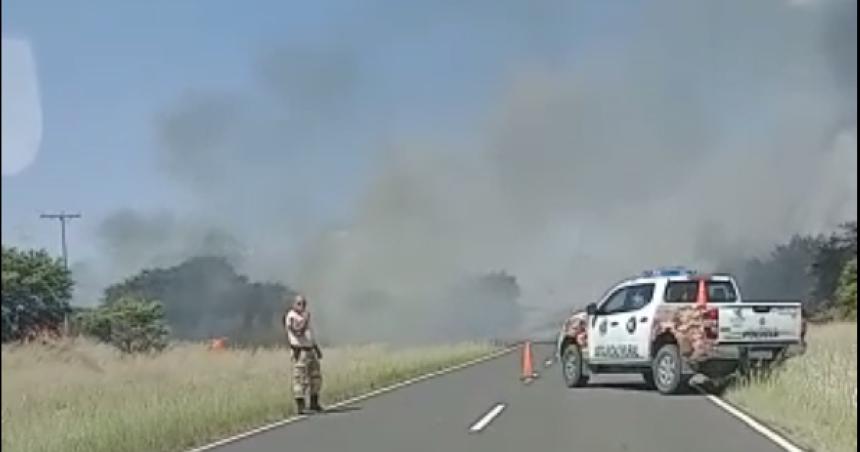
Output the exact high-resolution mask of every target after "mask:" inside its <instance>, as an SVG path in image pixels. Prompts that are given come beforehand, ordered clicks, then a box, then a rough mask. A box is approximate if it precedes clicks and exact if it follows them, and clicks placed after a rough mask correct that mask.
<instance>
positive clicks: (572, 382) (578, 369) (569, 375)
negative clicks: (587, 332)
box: [561, 344, 588, 388]
mask: <svg viewBox="0 0 860 452" xmlns="http://www.w3.org/2000/svg"><path fill="white" fill-rule="evenodd" d="M583 366H585V363H583V362H582V350H580V348H579V345H576V344H570V345H568V346H567V347H566V348H565V349H564V353H563V354H562V355H561V372H562V376H563V377H564V384H565V385H566V386H567V387H568V388H576V387H582V386H585V385H586V384H588V377H587V376H586V375H584V373H583Z"/></svg>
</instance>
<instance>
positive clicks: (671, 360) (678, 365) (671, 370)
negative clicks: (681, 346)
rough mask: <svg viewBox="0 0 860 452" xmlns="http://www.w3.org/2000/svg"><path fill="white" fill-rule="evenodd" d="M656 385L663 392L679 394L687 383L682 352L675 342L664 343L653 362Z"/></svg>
mask: <svg viewBox="0 0 860 452" xmlns="http://www.w3.org/2000/svg"><path fill="white" fill-rule="evenodd" d="M651 372H652V375H653V376H654V386H655V387H656V388H657V390H658V391H660V393H661V394H677V393H678V392H680V391H681V390H682V389H683V387H684V385H685V384H686V379H685V378H684V374H683V363H682V362H681V353H680V352H679V351H678V346H677V345H675V344H664V345H663V346H662V347H660V349H659V350H657V355H656V356H655V357H654V362H653V363H652V370H651Z"/></svg>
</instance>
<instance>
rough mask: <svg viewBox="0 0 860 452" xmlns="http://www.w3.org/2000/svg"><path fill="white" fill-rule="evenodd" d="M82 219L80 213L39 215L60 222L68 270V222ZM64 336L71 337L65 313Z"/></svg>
mask: <svg viewBox="0 0 860 452" xmlns="http://www.w3.org/2000/svg"><path fill="white" fill-rule="evenodd" d="M80 217H81V214H79V213H66V212H65V211H62V212H60V213H43V214H42V215H39V218H44V219H49V220H60V241H61V242H62V246H63V266H64V267H65V268H66V270H68V269H69V249H68V246H67V245H66V222H67V221H69V220H73V219H75V218H80ZM63 334H64V335H65V336H68V335H69V315H68V314H65V313H64V314H63Z"/></svg>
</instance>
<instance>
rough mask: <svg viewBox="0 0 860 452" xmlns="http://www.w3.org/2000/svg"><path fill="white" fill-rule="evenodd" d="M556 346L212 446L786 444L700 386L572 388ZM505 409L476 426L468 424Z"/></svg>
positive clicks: (722, 449) (662, 450) (650, 451)
mask: <svg viewBox="0 0 860 452" xmlns="http://www.w3.org/2000/svg"><path fill="white" fill-rule="evenodd" d="M550 355H551V347H550V346H536V347H535V353H534V356H535V361H536V362H535V368H536V370H538V371H539V372H540V373H541V376H540V378H539V379H537V380H536V381H534V382H533V383H531V384H530V385H524V384H522V383H521V382H520V381H519V379H518V376H519V366H520V357H519V355H518V353H516V352H515V353H511V354H508V355H505V356H502V357H500V358H497V359H494V360H491V361H487V362H484V363H481V364H478V365H475V366H473V367H469V368H466V369H463V370H460V371H456V372H453V373H451V374H447V375H444V376H440V377H438V378H433V379H430V380H426V381H423V382H420V383H417V384H414V385H412V386H407V387H405V388H401V389H398V390H396V391H393V392H390V393H386V394H383V395H380V396H378V397H375V398H372V399H368V400H365V401H363V402H361V403H358V404H356V405H355V406H351V407H348V408H345V409H342V410H340V411H339V412H333V413H325V414H320V415H314V416H310V417H308V418H306V419H303V420H300V421H298V422H295V423H292V424H289V425H286V426H283V427H280V428H277V429H274V430H270V431H267V432H263V433H261V434H258V435H255V436H251V437H248V438H245V439H241V440H239V441H237V442H234V443H231V444H227V445H224V446H222V447H219V448H217V449H215V451H217V452H252V451H253V452H275V451H278V452H285V451H286V452H290V451H305V452H340V451H343V452H347V451H348V452H381V451H398V452H399V451H403V452H424V451H426V452H440V451H445V452H448V451H451V452H454V451H463V452H466V451H470V452H471V451H474V452H499V451H584V452H690V451H697V452H732V451H739V452H779V451H782V449H781V448H779V447H778V446H776V445H774V444H773V443H771V442H770V441H769V440H768V439H766V438H765V437H763V436H761V435H760V434H758V433H756V432H755V431H753V430H752V429H750V428H749V427H747V426H746V425H745V424H743V423H741V422H740V421H738V420H737V419H736V418H734V417H733V416H731V415H729V414H728V413H726V412H725V411H723V410H721V409H720V408H718V407H717V406H715V405H714V404H712V403H711V402H710V401H708V400H706V399H705V398H704V397H702V396H700V395H698V394H695V395H693V394H691V395H681V396H671V397H667V396H661V395H659V394H657V393H655V392H651V391H648V390H645V389H644V388H643V386H642V383H641V380H640V379H639V378H638V377H635V376H600V377H595V378H593V379H592V383H591V384H590V385H589V386H588V387H585V388H577V389H568V388H566V387H565V386H564V384H563V383H562V379H561V370H560V369H559V367H558V366H557V365H554V366H552V367H551V368H549V369H545V368H543V365H542V364H541V361H543V360H544V358H546V357H548V356H550ZM499 404H503V405H504V408H503V409H500V408H495V407H497V406H498V405H499ZM494 408H495V410H494ZM499 410H501V411H500V412H499V414H498V415H497V416H496V417H495V418H493V420H492V422H490V423H488V424H486V426H485V427H484V428H483V429H482V430H481V431H480V432H471V431H470V428H471V427H472V426H474V425H475V424H476V423H479V421H481V420H482V418H484V416H485V414H487V413H488V412H490V411H494V412H496V411H499Z"/></svg>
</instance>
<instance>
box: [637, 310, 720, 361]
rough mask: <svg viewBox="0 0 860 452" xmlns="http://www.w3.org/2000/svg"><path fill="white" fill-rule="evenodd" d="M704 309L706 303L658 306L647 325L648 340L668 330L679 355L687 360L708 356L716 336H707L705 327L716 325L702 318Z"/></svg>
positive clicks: (653, 339) (654, 339)
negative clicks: (649, 330)
mask: <svg viewBox="0 0 860 452" xmlns="http://www.w3.org/2000/svg"><path fill="white" fill-rule="evenodd" d="M706 312H707V307H706V306H705V305H703V304H695V305H676V306H671V305H662V306H660V307H658V308H657V312H656V314H655V318H654V323H652V327H651V343H652V344H653V343H654V341H656V340H657V338H658V336H660V335H661V334H664V333H667V334H671V335H672V337H674V338H675V342H677V343H678V350H679V351H680V353H681V357H682V358H684V359H685V360H687V361H689V362H697V361H702V360H706V359H708V357H709V356H710V355H711V353H712V352H713V350H714V345H715V344H716V339H715V338H714V339H711V338H709V337H708V334H707V330H708V329H709V328H716V324H715V321H713V320H709V319H707V318H706V315H705V313H706ZM713 335H714V336H715V335H716V331H714V332H713Z"/></svg>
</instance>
